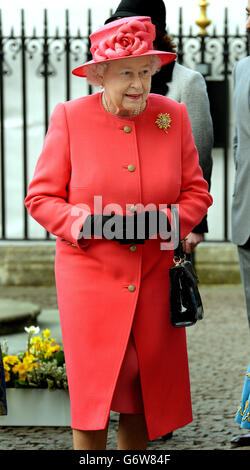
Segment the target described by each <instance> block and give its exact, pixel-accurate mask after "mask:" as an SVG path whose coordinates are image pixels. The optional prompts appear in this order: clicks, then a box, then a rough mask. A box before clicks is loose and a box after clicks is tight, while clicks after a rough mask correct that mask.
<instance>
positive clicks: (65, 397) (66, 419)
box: [0, 388, 71, 426]
mask: <svg viewBox="0 0 250 470" xmlns="http://www.w3.org/2000/svg"><path fill="white" fill-rule="evenodd" d="M6 392H7V407H8V414H7V416H0V426H70V420H71V415H70V400H69V394H68V392H67V391H65V390H55V391H53V392H51V391H49V390H46V389H41V388H40V389H21V388H7V390H6Z"/></svg>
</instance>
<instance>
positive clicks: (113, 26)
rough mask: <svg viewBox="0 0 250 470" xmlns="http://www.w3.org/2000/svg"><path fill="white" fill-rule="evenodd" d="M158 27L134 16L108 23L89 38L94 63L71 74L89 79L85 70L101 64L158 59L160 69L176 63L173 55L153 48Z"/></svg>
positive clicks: (87, 63) (148, 20)
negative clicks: (131, 59) (137, 58)
mask: <svg viewBox="0 0 250 470" xmlns="http://www.w3.org/2000/svg"><path fill="white" fill-rule="evenodd" d="M154 39H155V26H154V25H153V24H152V23H151V19H150V17H148V16H133V17H129V18H122V19H120V20H116V21H113V22H112V23H108V24H106V25H105V26H102V27H101V28H100V29H98V30H97V31H95V32H94V33H92V34H91V35H90V40H91V48H90V51H91V54H92V57H93V60H91V61H89V62H85V63H84V64H83V65H81V66H80V67H76V68H75V69H74V70H73V71H72V73H73V74H74V75H77V76H80V77H86V67H88V66H90V65H94V64H98V63H101V62H107V61H111V60H117V59H124V58H127V57H138V56H148V55H157V56H158V57H159V59H160V62H161V65H166V64H168V63H169V62H172V61H173V60H175V59H176V57H177V55H176V54H174V53H171V52H164V51H158V50H155V49H154V48H153V41H154Z"/></svg>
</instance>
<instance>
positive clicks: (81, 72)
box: [72, 49, 177, 77]
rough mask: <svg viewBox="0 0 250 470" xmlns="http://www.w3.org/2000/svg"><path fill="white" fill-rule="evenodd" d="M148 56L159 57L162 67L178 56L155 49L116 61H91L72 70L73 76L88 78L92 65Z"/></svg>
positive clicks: (117, 58)
mask: <svg viewBox="0 0 250 470" xmlns="http://www.w3.org/2000/svg"><path fill="white" fill-rule="evenodd" d="M148 55H157V56H158V57H159V59H160V61H161V66H163V65H167V64H169V63H170V62H173V61H174V60H175V59H176V58H177V54H175V53H174V52H163V51H157V50H155V49H153V50H151V51H147V52H145V53H144V54H134V55H128V56H125V57H124V56H123V57H116V58H114V59H105V60H90V61H89V62H85V63H84V64H83V65H80V67H76V68H75V69H73V70H72V74H73V75H76V76H77V77H87V74H86V71H87V70H86V69H87V67H89V66H90V65H94V64H102V63H105V62H112V61H113V60H119V59H130V58H132V57H143V56H148Z"/></svg>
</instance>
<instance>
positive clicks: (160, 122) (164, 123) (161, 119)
mask: <svg viewBox="0 0 250 470" xmlns="http://www.w3.org/2000/svg"><path fill="white" fill-rule="evenodd" d="M171 121H172V119H171V117H170V114H168V113H166V114H162V113H160V114H158V115H157V119H156V121H155V123H156V124H157V126H158V127H159V129H164V131H165V132H166V133H168V131H167V129H168V128H169V127H170V123H171Z"/></svg>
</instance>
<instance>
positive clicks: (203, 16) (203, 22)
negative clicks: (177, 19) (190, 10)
mask: <svg viewBox="0 0 250 470" xmlns="http://www.w3.org/2000/svg"><path fill="white" fill-rule="evenodd" d="M198 5H199V7H200V9H201V12H200V18H199V19H198V20H196V22H195V23H196V24H197V25H198V26H200V28H201V29H200V31H199V32H198V34H208V33H207V30H206V27H207V26H208V25H209V24H210V23H211V20H209V19H208V18H207V12H206V9H207V7H208V5H209V3H208V2H207V1H206V0H200V2H199V3H198Z"/></svg>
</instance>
